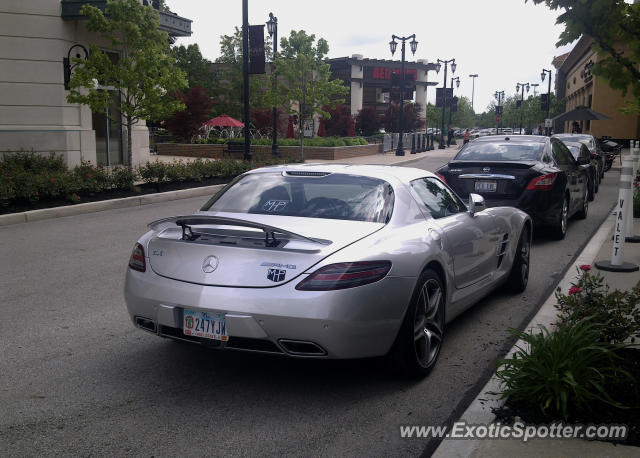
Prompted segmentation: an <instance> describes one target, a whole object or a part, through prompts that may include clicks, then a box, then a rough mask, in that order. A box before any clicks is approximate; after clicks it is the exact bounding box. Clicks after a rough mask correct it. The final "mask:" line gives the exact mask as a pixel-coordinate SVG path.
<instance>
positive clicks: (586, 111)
mask: <svg viewBox="0 0 640 458" xmlns="http://www.w3.org/2000/svg"><path fill="white" fill-rule="evenodd" d="M606 119H611V118H610V117H609V116H607V115H603V114H602V113H598V112H597V111H594V110H592V109H591V108H587V107H576V108H574V109H573V110H571V111H567V112H566V113H562V114H561V115H558V116H556V117H555V118H553V120H554V121H562V122H564V121H587V120H592V121H601V120H606Z"/></svg>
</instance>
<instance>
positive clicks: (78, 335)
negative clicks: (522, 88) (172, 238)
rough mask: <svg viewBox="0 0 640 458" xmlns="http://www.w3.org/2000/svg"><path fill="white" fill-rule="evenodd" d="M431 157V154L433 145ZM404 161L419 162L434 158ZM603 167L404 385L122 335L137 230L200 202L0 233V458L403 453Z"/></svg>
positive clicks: (560, 249) (552, 269)
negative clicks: (555, 226)
mask: <svg viewBox="0 0 640 458" xmlns="http://www.w3.org/2000/svg"><path fill="white" fill-rule="evenodd" d="M439 153H440V154H442V152H439ZM422 154H423V155H425V157H427V158H426V159H422V160H420V161H418V162H413V163H411V164H408V165H410V166H414V167H416V166H417V167H424V168H428V169H433V168H434V167H436V166H438V165H440V164H441V163H444V162H446V158H444V157H438V154H436V153H433V154H432V155H431V156H429V153H422ZM617 176H618V173H617V172H616V171H611V172H609V173H607V175H606V177H605V180H604V181H603V184H602V186H601V187H600V193H599V194H598V195H597V197H596V201H595V202H592V205H591V208H590V215H589V218H588V219H587V220H585V221H575V220H574V221H571V223H570V225H569V232H568V236H567V239H566V240H565V241H563V242H554V241H551V240H548V239H546V238H544V237H539V236H538V237H536V238H535V243H534V247H533V250H532V261H531V262H532V271H531V279H530V283H529V287H528V289H527V291H526V292H525V293H524V294H521V295H517V296H510V295H507V294H506V293H502V292H497V293H495V294H492V295H491V296H490V297H488V298H487V299H485V300H483V301H482V302H481V303H479V304H477V305H476V306H475V307H474V308H473V309H471V310H470V311H468V312H467V313H465V314H464V315H462V316H461V317H459V318H458V319H456V320H455V321H454V322H453V323H452V324H451V325H450V326H449V327H448V328H447V334H446V339H445V345H444V348H443V351H442V354H441V357H440V361H439V362H438V365H437V367H436V368H435V370H434V371H433V372H432V374H431V375H430V376H429V377H428V378H426V379H425V380H423V381H421V382H417V383H415V382H407V381H403V380H400V379H398V378H396V377H395V376H394V375H393V374H389V373H387V371H386V368H385V366H384V365H382V364H381V363H380V362H379V361H375V360H373V361H348V362H328V361H299V360H291V359H287V358H282V357H276V356H264V355H253V354H244V353H238V352H216V351H212V350H207V349H204V348H200V347H198V346H192V345H188V344H181V343H176V342H171V341H168V340H164V339H160V338H158V337H155V336H153V335H150V334H148V333H145V332H142V331H139V330H136V329H134V327H133V325H132V324H131V322H130V321H129V318H128V315H127V312H126V309H125V305H124V299H123V296H122V288H123V281H124V272H125V269H126V265H127V261H128V257H129V254H130V250H131V248H132V246H133V243H134V241H135V240H136V238H137V237H138V236H139V235H140V234H142V233H143V232H144V231H145V225H146V224H147V223H148V222H150V221H152V220H154V219H156V218H161V217H165V216H172V215H175V214H180V213H185V212H189V211H191V210H194V209H196V208H197V207H198V206H199V205H200V204H201V203H202V202H203V201H205V200H206V199H204V198H194V199H185V200H181V201H173V202H167V203H161V204H154V205H147V206H143V207H136V208H127V209H120V210H112V211H104V212H99V213H93V214H86V215H79V216H73V217H66V218H59V219H53V220H47V221H40V222H32V223H25V224H20V225H14V226H6V227H0V267H1V269H0V291H2V293H1V299H0V304H1V310H2V315H3V319H2V320H1V321H0V412H1V415H0V456H35V455H45V456H53V455H58V456H156V457H159V456H176V455H178V456H222V455H227V456H229V455H231V456H237V455H244V456H273V455H281V456H301V455H302V456H316V455H325V456H326V455H331V456H417V455H420V454H423V453H425V454H429V453H430V452H431V451H432V450H433V447H434V445H435V444H436V443H435V442H434V441H428V440H426V439H413V440H406V439H400V434H399V426H400V425H405V424H411V425H413V424H417V425H431V424H433V425H439V424H442V423H444V422H447V421H448V420H451V419H453V418H455V417H456V416H457V415H458V414H459V413H460V412H461V411H462V410H463V409H464V408H465V407H466V405H467V404H468V403H469V402H470V400H471V399H472V398H473V396H475V394H476V393H477V391H478V390H479V389H480V387H481V386H482V385H483V384H484V382H485V381H486V380H487V379H488V377H489V376H490V374H491V373H492V371H493V369H494V367H495V361H496V360H497V359H498V358H500V357H501V356H502V355H503V354H504V353H505V352H506V349H507V348H508V347H509V346H510V343H511V342H512V341H513V339H512V338H511V337H510V335H509V334H508V332H507V329H508V328H510V327H515V328H522V327H524V325H525V324H526V323H527V322H528V320H529V318H530V317H531V316H532V314H533V313H535V311H536V310H537V308H538V307H539V305H540V304H541V302H542V301H543V300H544V299H545V298H546V296H547V295H548V294H549V292H550V291H551V290H552V288H553V286H554V285H555V282H556V281H557V280H558V279H559V278H561V276H562V274H563V272H564V270H565V269H566V266H567V265H568V263H569V262H570V261H571V260H572V258H573V257H574V256H575V255H576V254H577V253H578V252H579V251H580V249H581V247H582V246H583V245H584V244H585V243H586V241H587V240H588V239H589V237H590V236H591V235H592V234H593V233H594V232H595V230H596V229H597V228H598V226H599V225H600V223H601V222H602V221H603V220H604V219H605V217H606V216H607V214H608V213H609V212H610V210H611V208H612V206H613V203H614V200H615V197H616V196H617V188H616V184H617V180H616V179H617Z"/></svg>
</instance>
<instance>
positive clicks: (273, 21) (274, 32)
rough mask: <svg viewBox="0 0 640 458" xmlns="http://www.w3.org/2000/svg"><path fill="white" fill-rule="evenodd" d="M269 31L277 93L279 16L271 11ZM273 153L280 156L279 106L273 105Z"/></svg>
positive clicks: (274, 89)
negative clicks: (271, 39)
mask: <svg viewBox="0 0 640 458" xmlns="http://www.w3.org/2000/svg"><path fill="white" fill-rule="evenodd" d="M267 31H268V32H269V36H270V37H273V62H274V63H273V65H272V67H271V76H272V77H273V83H272V84H273V92H274V94H275V93H276V89H277V87H278V75H277V74H276V64H275V61H276V55H277V53H278V18H277V17H275V16H274V15H273V13H269V20H268V21H267ZM271 155H272V156H273V157H278V156H279V155H280V154H279V151H278V108H277V107H275V106H274V107H273V144H272V145H271Z"/></svg>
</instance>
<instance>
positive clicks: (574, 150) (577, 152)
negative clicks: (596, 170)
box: [566, 145, 580, 159]
mask: <svg viewBox="0 0 640 458" xmlns="http://www.w3.org/2000/svg"><path fill="white" fill-rule="evenodd" d="M566 146H567V148H569V151H571V155H572V156H573V157H574V158H575V159H578V156H580V146H578V145H566Z"/></svg>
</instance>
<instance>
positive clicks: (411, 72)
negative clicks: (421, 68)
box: [372, 67, 418, 81]
mask: <svg viewBox="0 0 640 458" xmlns="http://www.w3.org/2000/svg"><path fill="white" fill-rule="evenodd" d="M392 72H393V74H394V75H399V74H400V69H399V68H394V69H391V68H388V67H373V74H372V76H373V79H374V80H390V79H391V73H392ZM405 75H406V77H407V79H409V80H413V81H415V80H416V79H418V71H417V70H415V69H407V70H405Z"/></svg>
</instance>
